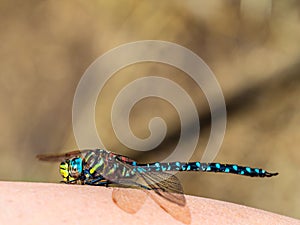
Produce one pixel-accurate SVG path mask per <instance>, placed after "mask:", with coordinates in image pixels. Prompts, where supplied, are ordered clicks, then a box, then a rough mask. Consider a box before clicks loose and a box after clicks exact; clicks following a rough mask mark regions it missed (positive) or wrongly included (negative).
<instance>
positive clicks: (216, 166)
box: [135, 162, 278, 177]
mask: <svg viewBox="0 0 300 225" xmlns="http://www.w3.org/2000/svg"><path fill="white" fill-rule="evenodd" d="M135 166H136V168H137V170H138V171H139V172H147V171H157V172H158V171H163V172H165V171H166V172H167V171H201V172H215V173H231V174H239V175H243V176H250V177H271V176H275V175H277V174H278V173H269V172H267V171H265V170H263V169H259V168H251V167H244V166H238V165H235V164H221V163H201V162H189V163H183V162H169V163H159V162H156V163H150V164H136V165H135Z"/></svg>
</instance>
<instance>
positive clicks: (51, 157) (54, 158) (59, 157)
mask: <svg viewBox="0 0 300 225" xmlns="http://www.w3.org/2000/svg"><path fill="white" fill-rule="evenodd" d="M88 151H91V150H74V151H71V152H67V153H61V154H40V155H37V156H36V157H37V158H38V159H39V160H41V161H49V162H61V161H63V160H65V159H70V158H73V157H75V156H81V155H82V154H83V153H85V152H88Z"/></svg>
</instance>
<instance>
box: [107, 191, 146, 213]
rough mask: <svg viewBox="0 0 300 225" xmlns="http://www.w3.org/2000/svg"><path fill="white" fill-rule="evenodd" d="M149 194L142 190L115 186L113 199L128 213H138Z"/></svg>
mask: <svg viewBox="0 0 300 225" xmlns="http://www.w3.org/2000/svg"><path fill="white" fill-rule="evenodd" d="M146 198H147V194H146V193H145V192H144V191H142V190H137V189H128V188H114V189H113V192H112V199H113V201H114V203H115V204H116V205H117V206H118V207H119V208H121V209H122V210H124V211H125V212H127V213H131V214H133V213H136V212H137V211H139V210H140V208H141V207H142V206H143V204H144V202H145V200H146Z"/></svg>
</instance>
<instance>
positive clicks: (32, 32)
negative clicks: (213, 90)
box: [0, 0, 300, 219]
mask: <svg viewBox="0 0 300 225" xmlns="http://www.w3.org/2000/svg"><path fill="white" fill-rule="evenodd" d="M0 11H1V13H0V18H1V19H0V31H1V35H0V48H1V50H0V66H1V76H0V88H1V92H0V93H1V95H0V124H1V128H2V129H1V130H2V132H1V136H0V140H1V141H0V146H1V150H0V151H1V157H0V168H1V169H0V179H1V180H7V181H36V182H58V181H60V179H61V178H60V175H59V173H58V164H55V163H54V164H51V163H45V162H39V161H37V160H36V158H35V155H36V154H40V153H59V152H67V151H71V150H73V149H77V146H76V141H75V138H74V136H73V130H72V101H73V97H74V93H75V90H76V87H77V84H78V82H79V80H80V78H81V77H82V75H83V73H84V71H85V70H86V69H87V67H88V66H89V65H90V64H91V63H92V62H93V61H94V60H95V59H96V58H97V57H99V56H100V55H102V54H104V53H105V52H106V51H108V50H110V49H112V48H114V47H117V46H119V45H121V44H125V43H128V42H132V41H138V40H144V39H157V40H165V41H170V42H175V43H177V44H180V45H182V46H184V47H186V48H189V49H190V50H192V51H193V52H195V53H196V54H197V55H199V56H200V57H201V58H202V59H203V60H204V61H205V62H206V63H207V64H208V66H209V67H210V68H211V69H212V71H213V72H214V74H215V76H216V77H217V79H218V82H219V84H220V86H221V88H222V90H223V93H224V96H225V100H226V106H227V113H228V118H227V129H226V134H225V138H224V141H223V144H222V147H221V150H220V152H219V154H218V155H217V158H216V159H215V161H216V162H223V163H236V164H240V165H249V166H252V167H260V168H264V169H266V170H268V171H271V172H279V173H280V174H279V176H277V177H274V178H265V179H258V178H248V177H242V176H235V175H224V174H212V173H207V174H205V173H181V174H179V175H178V176H179V178H180V180H181V182H182V185H183V187H184V190H185V193H186V194H191V195H197V196H203V197H208V198H213V199H219V200H224V201H229V202H234V203H238V204H243V205H247V206H251V207H255V208H259V209H264V210H268V211H272V212H275V213H279V214H283V215H286V216H291V217H295V218H298V219H300V191H299V190H300V173H299V165H300V151H299V144H300V132H299V131H300V128H299V124H300V116H299V115H300V104H299V103H300V101H299V96H300V88H299V87H300V74H299V73H300V45H299V41H300V2H299V1H296V0H285V1H280V0H273V1H272V0H264V1H261V0H240V1H238V0H235V1H223V0H207V1H197V0H189V1H184V2H182V1H179V0H178V1H162V2H155V3H153V2H152V1H141V0H139V1H138V0H131V1H128V0H126V1H123V0H121V1H99V0H98V1H84V0H75V1H54V0H45V1H38V0H30V1H5V0H2V1H1V2H0ZM148 75H157V76H162V77H166V78H168V79H171V80H173V81H174V82H176V83H177V84H178V85H180V86H181V87H182V88H184V89H185V91H186V92H187V93H189V95H190V96H191V98H192V99H193V101H194V102H195V105H196V106H197V110H198V114H199V119H200V123H201V134H200V139H199V143H198V146H197V149H196V151H195V153H194V155H193V157H192V158H191V161H196V160H200V159H201V156H202V154H203V151H204V149H205V146H206V144H207V140H208V137H209V133H210V125H211V124H210V111H209V107H208V105H207V100H206V99H205V96H204V95H203V93H202V91H201V90H200V88H199V87H198V86H197V85H196V83H195V82H194V81H193V80H192V79H191V78H190V77H189V76H187V75H186V74H184V73H183V72H182V71H179V70H178V69H175V68H172V67H170V66H166V65H162V64H155V63H141V64H137V65H132V66H129V67H127V68H125V69H122V70H121V71H119V72H117V73H116V74H115V75H114V76H113V77H112V78H111V79H110V80H109V81H108V82H107V84H106V85H105V87H104V88H103V90H102V92H101V93H100V95H99V98H98V102H97V107H96V122H97V129H98V131H99V134H101V139H102V140H103V142H104V144H105V147H106V148H107V149H111V150H113V151H114V152H117V153H120V154H125V155H127V156H130V157H131V158H133V159H135V160H137V161H139V162H152V161H158V160H161V159H162V158H163V157H165V156H166V155H168V154H170V153H171V152H172V149H174V148H175V146H176V144H177V142H178V138H179V136H180V121H179V117H178V114H177V113H176V110H175V109H174V107H173V106H172V105H170V104H169V103H168V102H166V101H164V100H161V99H158V98H149V99H148V98H147V99H144V100H142V101H140V102H139V103H138V104H136V105H135V106H134V107H133V109H132V112H131V116H130V125H131V127H132V131H133V133H134V134H135V135H136V136H138V137H140V138H146V137H147V136H148V135H149V130H148V122H149V120H150V119H151V118H153V117H154V116H160V117H162V118H163V119H164V120H165V121H166V124H167V125H168V132H167V135H166V138H165V139H164V141H163V142H162V143H161V145H159V146H158V147H157V148H155V149H154V150H153V151H150V152H147V153H144V154H141V152H136V151H133V150H130V149H128V148H127V147H126V146H124V145H123V144H122V143H120V142H119V141H118V139H117V138H116V136H115V134H114V131H113V128H112V125H111V121H110V112H111V106H112V103H113V101H114V98H115V97H116V95H117V94H118V92H119V91H120V90H121V89H122V88H123V87H124V86H125V85H126V84H128V83H129V82H131V81H133V80H135V79H137V78H139V77H143V76H148ZM149 88H152V87H151V84H149ZM153 88H155V87H153ZM99 197H100V196H99Z"/></svg>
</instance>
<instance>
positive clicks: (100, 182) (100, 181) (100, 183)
mask: <svg viewBox="0 0 300 225" xmlns="http://www.w3.org/2000/svg"><path fill="white" fill-rule="evenodd" d="M111 183H112V182H110V181H109V180H106V179H104V178H103V177H102V176H100V177H98V178H95V179H93V180H90V181H85V184H87V185H94V186H105V187H108V185H109V184H111Z"/></svg>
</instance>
